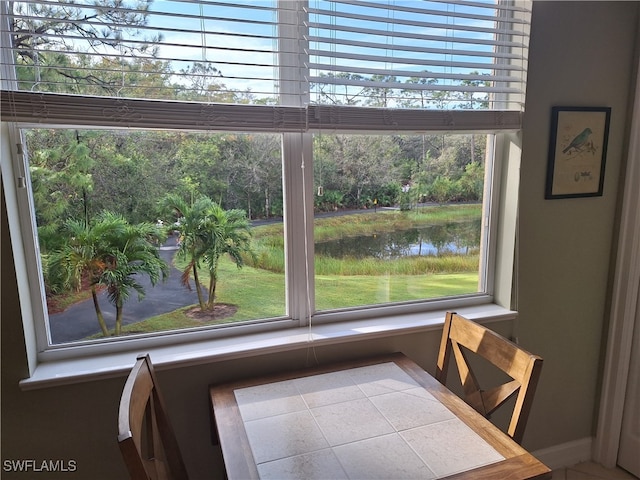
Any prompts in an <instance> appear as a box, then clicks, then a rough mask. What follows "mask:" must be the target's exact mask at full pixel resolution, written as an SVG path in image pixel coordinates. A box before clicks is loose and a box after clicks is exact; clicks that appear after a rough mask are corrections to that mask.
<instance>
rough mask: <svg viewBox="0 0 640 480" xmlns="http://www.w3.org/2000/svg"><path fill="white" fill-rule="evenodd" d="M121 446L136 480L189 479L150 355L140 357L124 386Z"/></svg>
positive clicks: (121, 410) (119, 435)
mask: <svg viewBox="0 0 640 480" xmlns="http://www.w3.org/2000/svg"><path fill="white" fill-rule="evenodd" d="M118 443H119V445H120V451H121V452H122V456H123V457H124V461H125V463H126V465H127V468H128V470H129V475H130V476H131V479H132V480H168V479H176V480H177V479H187V478H188V477H187V471H186V468H185V465H184V462H183V461H182V456H181V454H180V449H179V448H178V442H177V441H176V438H175V435H174V433H173V429H172V427H171V424H170V423H169V418H168V417H167V409H166V407H165V404H164V400H163V399H162V396H161V395H160V391H159V390H158V383H157V381H156V376H155V373H154V370H153V365H152V364H151V358H150V357H149V355H141V356H139V357H138V359H137V361H136V363H135V365H134V366H133V369H132V370H131V373H130V374H129V377H128V378H127V381H126V383H125V384H124V390H123V391H122V397H121V399H120V411H119V414H118Z"/></svg>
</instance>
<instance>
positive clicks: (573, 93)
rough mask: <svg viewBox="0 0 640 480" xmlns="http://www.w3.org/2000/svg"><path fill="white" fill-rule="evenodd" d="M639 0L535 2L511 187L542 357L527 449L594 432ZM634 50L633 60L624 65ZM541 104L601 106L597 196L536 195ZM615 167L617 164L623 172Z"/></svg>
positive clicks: (530, 332)
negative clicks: (517, 179)
mask: <svg viewBox="0 0 640 480" xmlns="http://www.w3.org/2000/svg"><path fill="white" fill-rule="evenodd" d="M639 6H640V3H638V2H535V4H534V20H533V24H532V30H531V39H532V40H531V41H532V46H531V51H530V56H529V75H528V83H527V102H526V108H525V128H524V136H523V158H522V166H521V179H522V180H521V184H520V188H521V190H520V200H521V201H520V237H519V241H520V246H519V248H520V251H519V269H520V270H519V271H520V274H519V289H518V292H519V298H518V310H519V311H520V316H519V323H518V331H519V335H520V338H521V340H522V341H523V343H526V345H527V347H528V348H530V349H531V350H533V351H535V352H538V353H539V354H540V355H541V356H543V357H544V359H545V365H544V368H543V373H542V379H541V383H540V386H539V390H538V392H537V394H536V402H535V406H534V408H533V411H532V416H531V418H530V425H540V426H541V427H544V428H536V427H533V428H530V431H529V432H528V433H529V435H527V440H528V445H529V446H531V447H533V448H534V449H535V448H541V447H544V446H548V445H555V444H560V443H563V442H567V441H570V440H575V439H579V438H584V437H589V436H590V435H593V434H594V433H595V423H594V422H593V421H592V415H594V412H595V409H596V407H597V405H596V404H597V400H598V397H599V394H598V385H599V378H598V373H599V371H600V364H601V361H602V359H601V357H600V347H601V344H602V342H603V341H604V339H603V334H602V332H603V327H604V322H605V319H606V316H607V313H608V311H607V308H606V305H607V293H608V288H609V287H610V286H609V284H608V278H609V274H610V272H609V267H610V259H611V258H612V257H611V252H612V246H613V245H614V244H613V240H614V236H615V229H616V228H617V226H616V224H615V223H614V218H615V217H616V205H617V201H618V196H619V194H620V193H621V192H620V191H619V190H620V188H621V185H622V183H620V172H621V168H622V166H623V165H624V154H625V140H626V136H627V135H626V129H627V128H628V126H627V115H628V109H629V108H630V105H631V104H632V102H631V100H630V97H629V91H630V88H631V84H632V81H633V78H634V77H633V75H632V73H633V69H634V63H635V62H637V58H638V50H637V42H638V39H637V38H636V35H637V26H638V10H639ZM634 58H635V62H634ZM552 106H608V107H611V109H612V113H611V125H610V135H609V145H608V150H607V161H606V173H605V185H604V195H603V196H602V197H590V198H575V199H563V200H545V199H544V188H545V175H546V162H547V148H548V145H549V130H550V117H551V107H552ZM622 171H624V170H622Z"/></svg>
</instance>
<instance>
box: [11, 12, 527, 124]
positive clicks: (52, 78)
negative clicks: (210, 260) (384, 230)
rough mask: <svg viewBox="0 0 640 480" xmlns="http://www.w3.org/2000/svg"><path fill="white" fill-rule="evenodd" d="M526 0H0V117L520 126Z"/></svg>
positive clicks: (128, 121) (62, 120)
mask: <svg viewBox="0 0 640 480" xmlns="http://www.w3.org/2000/svg"><path fill="white" fill-rule="evenodd" d="M527 5H528V3H527V2H524V1H518V2H514V1H508V0H486V1H484V0H463V1H456V2H447V1H439V0H434V1H427V0H425V1H418V0H407V1H403V0H384V1H383V0H381V1H375V2H374V1H364V0H308V1H303V0H219V1H213V0H211V1H209V0H198V1H192V0H163V1H159V0H156V1H153V0H135V1H134V0H132V1H122V0H100V1H97V2H96V1H89V0H76V1H70V0H69V1H65V0H57V1H56V0H49V1H45V0H27V1H21V2H1V4H0V8H1V9H2V30H1V31H0V34H1V35H2V42H1V48H2V72H3V73H2V75H3V78H2V89H3V92H2V119H3V120H7V121H22V122H28V123H52V124H65V125H72V124H80V125H94V126H101V125H102V126H114V125H116V126H117V125H119V126H127V127H138V128H192V129H196V130H201V129H222V130H231V129H237V130H248V131H305V130H314V129H337V130H356V131H365V130H373V131H377V130H398V131H407V130H410V131H425V130H431V129H434V130H444V129H446V130H452V131H453V130H474V129H478V128H481V129H488V130H491V129H494V130H501V129H514V128H519V126H520V119H521V115H520V112H521V110H522V105H523V94H524V86H525V83H524V80H525V76H526V55H527V42H528V21H529V20H528V19H529V9H528V8H527ZM11 91H15V93H11ZM427 110H428V111H430V112H429V113H427ZM462 110H465V111H467V112H466V113H462ZM161 117H164V118H161Z"/></svg>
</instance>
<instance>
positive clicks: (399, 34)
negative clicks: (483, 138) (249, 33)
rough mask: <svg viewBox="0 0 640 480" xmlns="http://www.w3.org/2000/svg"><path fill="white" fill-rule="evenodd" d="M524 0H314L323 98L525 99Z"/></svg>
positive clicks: (428, 102) (313, 36)
mask: <svg viewBox="0 0 640 480" xmlns="http://www.w3.org/2000/svg"><path fill="white" fill-rule="evenodd" d="M525 6H526V4H525V2H517V3H514V2H503V1H497V2H495V1H487V0H480V1H449V2H447V1H442V0H435V1H416V0H412V1H364V0H331V1H324V0H310V7H309V9H308V12H309V37H308V41H309V44H310V46H309V67H310V72H311V73H310V81H311V82H312V84H313V89H312V97H313V99H314V101H315V102H317V103H334V104H349V105H352V104H355V105H371V106H375V107H396V108H398V107H409V108H440V109H443V108H447V109H460V108H463V109H515V110H519V109H521V105H522V101H523V94H524V81H525V73H526V53H527V46H528V22H529V19H528V17H529V14H528V10H527V9H526V8H525Z"/></svg>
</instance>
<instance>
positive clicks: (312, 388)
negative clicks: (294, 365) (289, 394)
mask: <svg viewBox="0 0 640 480" xmlns="http://www.w3.org/2000/svg"><path fill="white" fill-rule="evenodd" d="M294 382H295V385H296V387H298V391H299V392H300V394H301V395H302V398H304V401H305V402H306V403H307V405H308V406H309V408H315V407H321V406H323V405H331V404H332V403H340V402H345V401H348V400H355V399H358V398H364V397H365V395H364V393H362V390H360V388H359V387H358V386H357V385H356V384H355V382H354V381H353V379H352V378H351V375H349V373H348V372H344V371H341V372H331V373H325V374H322V375H314V376H312V377H303V378H298V379H296V380H294Z"/></svg>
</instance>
